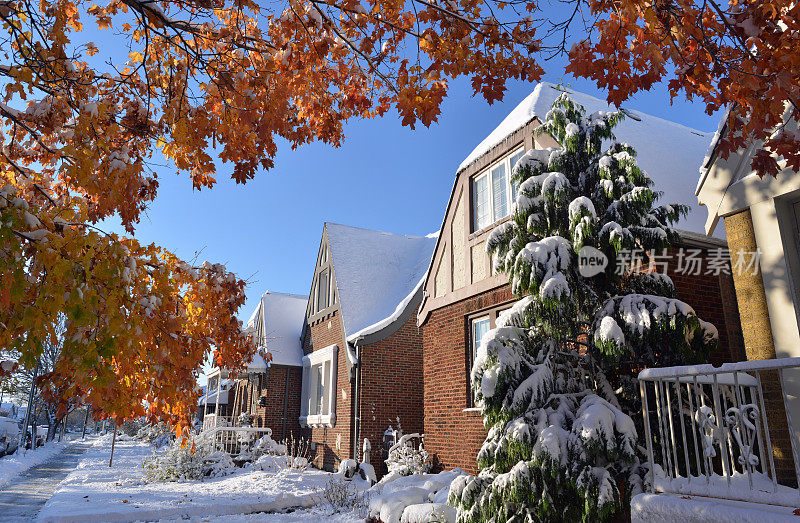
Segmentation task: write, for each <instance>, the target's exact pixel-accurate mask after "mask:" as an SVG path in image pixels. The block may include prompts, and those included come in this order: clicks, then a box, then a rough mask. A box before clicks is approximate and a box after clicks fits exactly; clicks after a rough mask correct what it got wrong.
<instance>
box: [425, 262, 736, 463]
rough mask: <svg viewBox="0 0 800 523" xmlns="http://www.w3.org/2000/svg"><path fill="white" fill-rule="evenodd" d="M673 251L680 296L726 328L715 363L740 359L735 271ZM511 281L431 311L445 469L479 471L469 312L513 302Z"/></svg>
mask: <svg viewBox="0 0 800 523" xmlns="http://www.w3.org/2000/svg"><path fill="white" fill-rule="evenodd" d="M668 254H671V256H670V257H669V258H668V259H669V260H670V261H669V263H668V266H667V273H668V274H669V275H670V277H671V278H672V279H673V281H674V283H675V286H676V294H677V297H678V299H680V300H683V301H685V302H687V303H688V304H690V305H691V306H692V307H693V308H694V309H695V311H696V312H697V314H698V316H699V317H700V318H702V319H704V320H705V321H710V322H711V323H713V324H714V325H715V326H716V327H717V329H718V330H719V332H720V348H719V350H717V351H715V352H714V353H713V354H712V355H711V361H712V362H713V363H714V364H720V363H723V362H725V361H739V360H741V359H743V358H742V355H743V342H742V333H741V327H740V325H739V322H738V310H737V307H736V301H735V300H734V299H733V282H732V278H731V276H730V274H724V272H723V273H721V274H719V275H716V276H711V275H706V274H704V272H705V270H706V268H707V264H708V258H710V257H712V256H713V253H712V252H708V251H704V252H702V253H701V254H700V256H699V258H701V260H702V272H701V274H698V275H693V274H678V273H677V272H676V269H677V258H676V256H675V253H674V252H673V253H668ZM512 299H513V297H512V295H511V291H510V288H509V287H508V286H507V285H506V286H503V287H500V288H498V289H495V290H492V291H489V292H486V293H483V294H479V295H476V296H473V297H471V298H468V299H466V300H463V301H460V302H457V303H454V304H451V305H448V306H446V307H442V308H441V309H437V310H434V311H432V312H431V314H430V316H429V317H428V319H427V321H426V322H425V324H424V325H423V379H424V392H425V398H424V401H425V419H424V425H425V444H426V448H427V449H428V452H430V453H431V454H432V455H435V457H436V459H437V461H438V466H441V467H442V468H444V469H450V468H453V467H461V468H463V469H465V470H467V471H469V472H473V473H474V472H476V470H477V465H476V456H477V454H478V451H479V450H480V448H481V445H482V444H483V441H484V439H485V437H486V431H485V429H484V428H483V419H482V418H481V416H480V412H477V411H475V410H466V411H465V409H466V408H467V406H468V404H467V397H468V396H467V394H468V384H467V350H468V347H469V330H468V329H469V327H468V324H467V318H466V317H467V316H468V315H470V314H472V313H474V312H478V311H481V310H484V309H487V308H491V307H494V306H497V305H501V304H503V303H506V302H509V301H510V300H512Z"/></svg>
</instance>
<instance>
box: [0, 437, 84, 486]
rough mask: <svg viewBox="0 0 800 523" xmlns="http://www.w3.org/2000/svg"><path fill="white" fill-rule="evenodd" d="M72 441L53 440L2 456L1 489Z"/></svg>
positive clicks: (0, 466)
mask: <svg viewBox="0 0 800 523" xmlns="http://www.w3.org/2000/svg"><path fill="white" fill-rule="evenodd" d="M72 443H73V442H72V441H62V442H61V443H57V442H54V441H51V442H49V443H47V444H45V445H43V446H41V447H39V448H37V449H32V450H23V451H20V452H18V453H14V454H9V455H7V456H3V457H2V458H0V489H3V488H5V487H7V486H8V485H9V484H10V483H11V482H12V481H14V479H15V478H16V477H18V476H19V475H20V474H22V473H23V472H25V471H26V470H28V469H30V468H31V467H35V466H36V465H39V464H41V463H44V462H45V461H47V460H48V459H50V458H52V457H53V456H55V455H56V454H58V453H59V452H61V451H62V450H64V448H65V447H67V446H68V445H71V444H72Z"/></svg>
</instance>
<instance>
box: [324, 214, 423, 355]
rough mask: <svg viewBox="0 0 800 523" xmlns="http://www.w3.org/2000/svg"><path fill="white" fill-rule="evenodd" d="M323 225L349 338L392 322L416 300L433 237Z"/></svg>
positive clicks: (363, 334)
mask: <svg viewBox="0 0 800 523" xmlns="http://www.w3.org/2000/svg"><path fill="white" fill-rule="evenodd" d="M325 227H326V230H327V234H328V245H329V247H330V253H331V261H332V263H333V274H334V277H335V279H336V289H337V292H338V295H339V306H340V308H341V315H342V322H343V324H344V331H345V333H346V336H347V339H348V341H353V340H355V339H357V338H359V337H363V336H366V335H368V334H372V333H375V332H378V331H380V330H382V329H384V328H385V327H388V326H389V325H391V324H392V323H394V322H395V321H396V320H397V319H399V318H400V317H401V316H402V315H403V313H404V312H406V310H407V309H408V308H409V305H411V304H412V303H413V302H416V303H418V300H415V299H414V298H415V297H417V298H418V295H420V294H421V284H422V281H423V279H424V277H425V273H426V271H427V269H428V264H429V263H430V260H431V255H432V254H433V248H434V246H435V244H436V239H435V238H428V237H419V236H403V235H400V234H392V233H389V232H382V231H373V230H369V229H361V228H358V227H350V226H347V225H339V224H336V223H326V224H325Z"/></svg>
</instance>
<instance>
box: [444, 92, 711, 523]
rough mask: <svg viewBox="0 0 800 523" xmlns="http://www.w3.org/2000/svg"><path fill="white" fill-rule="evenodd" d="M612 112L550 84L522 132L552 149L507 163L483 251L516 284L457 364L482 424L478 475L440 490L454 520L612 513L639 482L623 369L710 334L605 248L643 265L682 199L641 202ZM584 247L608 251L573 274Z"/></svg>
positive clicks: (670, 360) (670, 236) (702, 344)
mask: <svg viewBox="0 0 800 523" xmlns="http://www.w3.org/2000/svg"><path fill="white" fill-rule="evenodd" d="M622 118H623V113H621V112H597V113H594V114H591V115H589V116H588V117H587V116H586V115H585V111H584V109H583V108H582V107H580V106H579V105H577V104H575V103H573V102H572V100H571V99H570V98H569V97H568V95H566V94H562V95H561V96H560V97H559V98H558V99H557V100H556V102H555V103H554V104H553V107H552V109H551V110H550V111H549V113H548V114H547V117H546V121H545V123H544V124H543V125H542V126H541V127H540V128H539V129H538V130H537V132H539V133H548V134H549V135H551V136H552V137H553V138H554V139H555V140H556V141H557V142H558V143H559V144H561V146H560V147H558V148H549V149H545V150H531V151H528V152H527V153H526V154H525V155H524V156H523V158H522V159H520V160H519V162H518V163H517V165H516V166H515V168H514V173H513V180H514V182H515V184H517V187H518V191H517V196H516V202H515V206H514V210H513V214H512V219H511V220H509V221H508V222H505V223H503V224H501V225H500V226H498V227H497V228H496V229H495V230H494V231H493V232H492V233H491V235H490V237H489V239H488V241H487V249H488V251H489V253H490V255H491V256H492V260H493V264H494V267H495V269H496V270H499V271H504V272H505V273H507V274H508V276H509V279H510V282H511V285H512V291H513V292H514V294H515V295H517V296H524V297H523V298H522V299H520V300H519V301H518V302H517V303H516V304H515V305H514V307H512V308H511V309H510V310H508V311H506V312H505V313H503V314H502V315H501V316H500V318H499V319H498V322H497V327H496V328H495V329H493V330H492V331H490V332H489V333H487V334H486V336H484V338H483V340H482V341H481V345H480V347H479V349H478V355H477V357H476V360H475V364H474V366H473V368H472V383H473V388H474V390H475V392H476V397H477V398H478V402H479V404H480V405H481V406H482V413H483V418H484V423H485V425H486V427H487V429H488V431H489V434H488V436H487V438H486V441H485V443H484V445H483V447H482V449H481V450H480V452H479V454H478V466H479V469H480V473H479V474H478V476H477V477H473V476H465V477H463V478H459V479H458V480H457V481H456V482H455V483H454V484H453V486H452V487H451V496H452V497H451V501H452V502H453V503H454V504H455V505H456V506H457V507H458V510H459V520H460V521H464V522H466V521H506V520H517V521H529V520H530V521H576V520H580V519H583V520H590V521H595V520H598V519H606V518H609V517H611V516H613V515H615V514H618V513H619V512H620V511H621V510H622V509H623V507H624V506H625V504H626V503H627V502H628V500H629V499H630V497H631V496H632V495H634V494H636V493H637V492H638V491H641V489H642V487H643V482H644V481H645V468H646V464H644V465H642V464H640V458H642V457H643V456H642V454H641V451H640V447H639V446H638V439H637V424H640V423H641V422H640V421H639V422H634V419H636V418H638V419H641V408H640V404H639V399H638V390H637V389H636V388H635V384H636V381H635V372H636V371H638V370H639V369H641V368H643V367H648V366H663V365H674V364H681V363H689V362H698V361H704V360H705V359H706V358H707V355H708V351H709V350H710V349H711V348H713V347H714V346H715V345H716V343H717V332H716V329H715V328H714V327H713V325H711V324H710V323H707V322H704V321H702V320H701V319H699V318H698V317H697V315H696V314H695V312H694V311H693V310H692V308H691V307H689V306H688V305H687V304H685V303H683V302H681V301H679V300H677V299H675V298H674V296H675V289H674V286H673V284H672V281H671V280H670V279H669V277H667V276H666V275H663V274H658V273H645V272H641V271H632V270H627V269H629V267H628V264H626V263H621V262H620V261H618V256H617V255H618V253H620V252H623V251H628V252H633V251H634V250H636V252H639V253H643V256H644V260H643V261H644V262H645V263H647V261H648V260H647V257H646V256H647V255H646V253H647V251H655V252H660V251H661V249H663V248H666V247H668V246H670V245H672V244H674V242H676V241H677V240H678V239H679V235H678V234H677V233H676V232H675V231H674V230H673V229H671V228H670V225H671V224H673V223H675V222H676V221H677V220H678V219H679V218H680V217H681V216H682V215H684V214H685V213H686V211H687V210H688V209H687V208H686V207H685V206H682V205H663V206H657V205H656V200H657V198H658V196H659V194H658V193H657V192H656V191H655V190H653V188H652V185H653V184H652V181H651V180H650V178H649V177H648V176H647V174H646V173H645V172H644V171H643V170H641V169H640V168H639V167H638V166H637V163H636V153H635V151H634V150H633V148H632V147H630V146H629V145H627V144H623V143H617V142H615V141H614V135H613V132H612V130H613V128H614V126H615V125H616V124H617V123H618V122H619V121H620V120H621V119H622ZM609 143H610V146H609V145H608V144H609ZM676 154H680V152H679V151H676ZM584 247H593V248H595V249H598V250H600V251H602V253H604V255H605V256H606V257H607V259H608V260H609V263H608V266H606V267H605V269H604V270H602V271H601V272H599V274H597V275H595V276H592V277H584V276H582V275H581V273H580V271H579V265H578V253H579V252H580V251H581V249H582V248H584ZM618 265H619V267H618Z"/></svg>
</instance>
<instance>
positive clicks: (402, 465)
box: [386, 433, 431, 476]
mask: <svg viewBox="0 0 800 523" xmlns="http://www.w3.org/2000/svg"><path fill="white" fill-rule="evenodd" d="M414 438H420V435H419V434H417V433H413V434H406V435H405V436H403V437H401V438H400V440H399V441H398V442H397V443H395V444H394V445H393V446H392V447H391V448H390V449H389V456H388V457H387V458H386V467H387V468H388V469H389V474H397V475H400V476H408V475H410V474H425V473H427V472H429V471H430V470H431V464H430V462H429V460H428V452H427V451H426V450H425V449H424V448H423V447H422V445H420V447H419V448H416V449H415V448H414V446H413V445H412V440H413V439H414ZM420 439H421V438H420Z"/></svg>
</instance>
